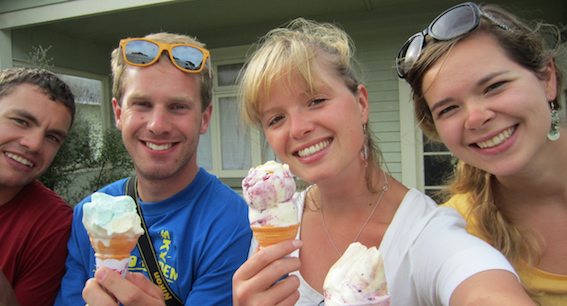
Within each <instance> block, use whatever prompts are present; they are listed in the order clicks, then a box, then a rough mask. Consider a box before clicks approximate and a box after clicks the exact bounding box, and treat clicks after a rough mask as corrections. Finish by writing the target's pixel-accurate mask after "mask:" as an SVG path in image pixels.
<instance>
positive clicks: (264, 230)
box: [250, 223, 299, 248]
mask: <svg viewBox="0 0 567 306" xmlns="http://www.w3.org/2000/svg"><path fill="white" fill-rule="evenodd" d="M250 228H251V229H252V232H253V233H254V238H256V241H258V244H259V245H260V247H261V248H264V247H267V246H269V245H272V244H276V243H278V242H280V241H284V240H291V239H294V238H295V236H297V229H298V228H299V223H297V224H294V225H290V226H281V227H280V226H271V225H267V226H251V227H250Z"/></svg>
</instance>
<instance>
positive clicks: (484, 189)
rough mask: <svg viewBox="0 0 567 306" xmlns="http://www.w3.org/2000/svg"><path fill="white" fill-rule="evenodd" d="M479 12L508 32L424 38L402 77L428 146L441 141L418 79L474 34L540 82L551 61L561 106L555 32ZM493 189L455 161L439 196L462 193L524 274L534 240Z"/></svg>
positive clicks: (487, 27) (494, 11) (488, 29)
mask: <svg viewBox="0 0 567 306" xmlns="http://www.w3.org/2000/svg"><path fill="white" fill-rule="evenodd" d="M480 7H481V10H482V11H483V12H484V13H485V14H487V15H489V16H490V17H492V18H493V19H494V20H496V21H497V22H498V23H500V24H504V25H506V26H507V27H509V29H510V30H505V29H502V28H501V27H500V26H498V25H496V24H495V22H493V21H491V20H489V19H487V18H481V20H480V23H479V25H478V27H477V28H476V29H474V30H473V31H471V32H470V33H467V34H465V35H462V36H460V37H457V38H454V39H452V40H448V41H437V40H435V39H432V38H431V37H429V36H428V37H427V38H426V43H425V47H424V49H423V51H422V54H421V55H420V58H419V59H418V60H417V61H416V63H415V64H414V65H413V66H412V67H411V68H410V70H409V71H408V74H407V76H406V81H407V82H408V83H409V84H410V85H411V87H412V90H413V101H414V110H415V116H416V118H417V120H418V122H419V124H420V127H421V129H422V130H423V132H424V134H425V135H426V136H427V137H429V138H430V139H432V140H434V141H441V139H440V137H439V134H438V132H437V129H436V127H435V123H434V121H433V117H432V115H431V111H430V109H429V107H428V105H427V101H426V100H425V97H424V90H427V89H423V88H422V84H423V77H424V75H425V73H426V72H427V71H428V70H429V68H431V66H433V65H434V64H435V63H436V62H438V61H440V60H443V59H444V58H445V57H446V56H447V54H449V53H450V52H451V50H452V48H453V47H454V46H455V45H456V44H458V43H459V42H460V41H463V40H466V39H467V38H469V37H472V36H473V35H478V34H479V33H483V34H487V35H490V36H492V37H493V38H495V39H496V41H498V43H499V44H500V46H501V47H502V48H503V50H504V52H505V53H506V55H507V56H508V58H510V59H511V60H512V61H514V62H516V63H518V64H519V65H521V66H522V67H524V68H526V69H528V70H530V71H531V72H533V73H534V74H535V75H536V76H537V77H538V78H540V79H546V78H547V77H549V75H546V74H545V72H546V71H547V69H546V67H547V65H549V63H550V62H553V63H554V65H555V71H556V77H557V98H556V100H555V101H552V102H551V103H554V104H555V108H556V109H559V108H560V106H561V104H564V102H563V100H564V95H563V93H564V88H563V86H564V85H563V71H562V70H561V68H560V67H559V66H558V65H557V62H556V61H555V59H556V57H557V56H558V55H559V53H560V46H559V40H558V39H557V36H556V34H559V31H558V30H557V27H555V26H553V25H548V24H543V23H539V24H537V25H536V26H535V27H534V28H532V27H530V26H528V25H527V24H526V23H524V22H523V21H521V20H520V19H519V18H517V17H516V16H514V15H513V14H511V13H509V12H507V11H505V10H503V9H501V8H499V7H497V6H494V5H486V6H480ZM544 28H548V29H552V30H553V32H556V33H554V35H551V36H555V38H554V37H551V39H548V38H549V37H548V35H543V34H544V33H543V29H544ZM547 34H549V33H547ZM547 39H548V40H547ZM493 184H495V180H494V177H493V175H491V174H490V173H488V172H486V171H484V170H482V169H479V168H476V167H473V166H471V165H469V164H467V163H465V162H463V161H459V163H458V164H457V168H456V172H455V176H454V178H453V181H452V182H451V183H450V185H449V187H448V188H447V190H445V195H446V196H450V195H455V194H467V195H468V201H469V203H470V204H471V205H470V211H469V213H470V214H471V216H472V217H473V218H474V219H476V220H478V226H479V230H480V232H481V235H482V236H484V238H486V239H487V240H488V241H489V242H490V244H491V245H492V246H494V247H495V248H496V249H498V250H499V251H500V252H502V254H504V256H506V258H507V259H508V260H509V261H510V263H511V264H512V265H513V266H514V268H516V269H519V268H524V267H523V266H522V265H521V259H525V260H526V263H527V264H528V266H527V269H528V271H529V269H532V268H533V266H534V265H535V264H536V263H537V261H538V259H539V257H540V256H541V253H540V248H539V244H538V239H539V238H540V237H538V236H533V235H532V236H529V235H527V232H528V231H527V229H526V228H524V227H523V226H522V225H521V224H515V223H513V222H512V221H511V220H510V219H509V218H507V217H506V215H505V214H503V212H502V211H501V210H500V209H499V208H498V205H497V203H495V197H494V186H493ZM523 286H524V289H525V290H526V292H528V294H530V295H531V296H535V295H538V294H539V292H537V291H536V290H534V289H533V288H530V287H529V286H528V285H527V284H525V283H524V282H523Z"/></svg>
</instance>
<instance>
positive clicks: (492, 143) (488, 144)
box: [476, 127, 516, 149]
mask: <svg viewBox="0 0 567 306" xmlns="http://www.w3.org/2000/svg"><path fill="white" fill-rule="evenodd" d="M515 130H516V127H511V128H509V129H507V130H505V131H504V132H502V133H500V134H498V135H496V136H494V137H493V138H492V139H489V140H487V141H483V142H477V143H476V145H477V146H478V147H479V148H481V149H486V148H491V147H494V146H497V145H499V144H501V143H502V142H503V141H504V140H506V139H508V138H510V136H512V134H514V131H515Z"/></svg>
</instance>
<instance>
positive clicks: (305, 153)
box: [297, 140, 331, 157]
mask: <svg viewBox="0 0 567 306" xmlns="http://www.w3.org/2000/svg"><path fill="white" fill-rule="evenodd" d="M330 143H331V141H330V140H325V141H321V142H320V143H318V144H316V145H313V146H310V147H309V148H305V149H303V150H300V151H298V152H297V155H299V156H300V157H307V156H310V155H313V154H315V153H317V152H319V151H321V150H323V149H324V148H326V147H327V146H328V145H329V144H330Z"/></svg>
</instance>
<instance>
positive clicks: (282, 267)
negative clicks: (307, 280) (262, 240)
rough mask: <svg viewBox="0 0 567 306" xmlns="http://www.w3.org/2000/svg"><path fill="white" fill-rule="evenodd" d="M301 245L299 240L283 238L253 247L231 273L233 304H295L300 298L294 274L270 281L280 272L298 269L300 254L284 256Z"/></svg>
mask: <svg viewBox="0 0 567 306" xmlns="http://www.w3.org/2000/svg"><path fill="white" fill-rule="evenodd" d="M301 245H302V243H301V241H300V240H286V241H282V242H280V243H277V244H274V245H271V246H268V247H265V248H263V249H261V250H258V251H256V252H255V253H254V255H252V256H251V257H250V258H249V259H248V260H247V261H246V262H245V263H244V264H243V265H242V266H241V267H240V268H239V269H238V270H237V271H236V273H235V274H234V277H233V279H232V287H233V293H232V294H233V304H234V305H235V306H244V305H258V303H260V304H262V305H282V306H283V305H294V304H295V302H297V300H298V299H299V291H297V289H298V288H299V279H298V278H297V276H295V275H290V276H288V277H286V278H285V279H283V280H281V281H279V282H277V283H276V284H275V285H273V286H272V284H273V283H274V282H276V281H277V280H278V279H279V278H280V277H281V276H282V275H285V274H288V273H291V272H293V271H296V270H298V269H299V267H300V266H301V263H300V261H299V258H297V257H284V256H285V255H287V254H290V253H291V252H293V251H295V250H296V249H298V248H300V247H301Z"/></svg>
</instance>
